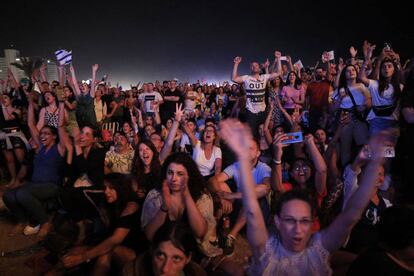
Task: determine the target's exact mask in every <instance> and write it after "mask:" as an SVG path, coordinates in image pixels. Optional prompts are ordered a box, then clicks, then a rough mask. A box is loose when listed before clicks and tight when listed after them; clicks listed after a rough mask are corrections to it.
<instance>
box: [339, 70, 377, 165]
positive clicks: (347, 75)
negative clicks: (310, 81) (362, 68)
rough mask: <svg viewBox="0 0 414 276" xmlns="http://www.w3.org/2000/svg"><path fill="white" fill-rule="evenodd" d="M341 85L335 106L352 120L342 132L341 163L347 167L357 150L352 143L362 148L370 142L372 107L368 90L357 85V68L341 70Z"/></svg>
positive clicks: (359, 84) (361, 85)
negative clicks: (368, 124) (369, 123)
mask: <svg viewBox="0 0 414 276" xmlns="http://www.w3.org/2000/svg"><path fill="white" fill-rule="evenodd" d="M338 74H339V85H338V88H337V89H336V90H335V92H334V94H333V95H332V100H333V101H334V105H336V108H337V109H339V111H340V112H341V113H342V114H344V115H346V116H348V117H349V118H350V122H349V123H348V124H346V125H344V126H343V128H342V132H341V163H342V165H343V166H345V165H347V164H348V163H350V162H351V160H352V155H353V152H355V150H352V149H353V147H352V142H353V141H354V142H355V144H356V146H357V147H359V148H361V147H362V146H363V145H365V144H366V143H367V141H368V126H367V123H366V120H365V119H366V111H367V110H368V109H369V108H370V107H371V96H370V93H369V91H368V89H367V88H366V87H365V86H364V85H363V84H362V83H357V68H356V67H355V66H354V65H352V64H348V65H346V66H344V68H339V71H338Z"/></svg>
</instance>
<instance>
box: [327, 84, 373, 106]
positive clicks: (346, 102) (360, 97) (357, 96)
mask: <svg viewBox="0 0 414 276" xmlns="http://www.w3.org/2000/svg"><path fill="white" fill-rule="evenodd" d="M349 92H350V93H351V94H352V96H354V100H355V103H356V105H365V95H364V94H363V92H362V91H361V90H360V89H359V88H358V87H349ZM342 93H345V89H344V88H341V89H340V90H338V89H336V90H335V92H334V93H333V95H332V99H334V100H335V99H339V98H340V94H342ZM353 106H354V105H353V103H352V100H351V97H349V96H348V95H346V96H345V97H343V98H342V101H341V105H340V107H341V108H346V109H348V108H352V107H353Z"/></svg>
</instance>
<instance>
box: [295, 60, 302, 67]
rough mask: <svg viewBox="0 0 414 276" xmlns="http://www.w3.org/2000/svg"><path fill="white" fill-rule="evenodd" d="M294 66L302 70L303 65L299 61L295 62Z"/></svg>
mask: <svg viewBox="0 0 414 276" xmlns="http://www.w3.org/2000/svg"><path fill="white" fill-rule="evenodd" d="M294 65H296V66H298V67H299V69H302V68H303V63H302V61H301V60H298V61H296V62H295V64H294Z"/></svg>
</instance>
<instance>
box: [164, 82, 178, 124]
mask: <svg viewBox="0 0 414 276" xmlns="http://www.w3.org/2000/svg"><path fill="white" fill-rule="evenodd" d="M176 103H183V97H182V94H181V91H179V90H178V89H177V81H176V80H172V81H170V88H169V89H168V90H166V91H165V93H164V104H163V105H161V121H162V123H163V124H165V122H166V121H167V119H169V118H172V117H174V111H175V106H176Z"/></svg>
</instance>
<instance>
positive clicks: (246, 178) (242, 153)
mask: <svg viewBox="0 0 414 276" xmlns="http://www.w3.org/2000/svg"><path fill="white" fill-rule="evenodd" d="M220 135H221V137H222V138H223V139H224V140H225V141H226V143H227V145H228V146H229V147H230V148H231V149H232V150H233V152H235V153H236V156H237V159H238V160H239V164H240V180H241V187H240V188H241V191H242V194H243V198H242V200H243V206H244V208H245V210H246V219H247V239H248V241H249V244H250V246H251V247H252V249H253V254H254V255H255V257H257V258H259V257H260V256H261V255H262V254H263V252H264V249H265V245H266V242H267V240H268V232H267V229H266V225H265V222H264V219H263V215H262V211H261V209H260V206H259V202H258V201H257V197H256V191H255V187H254V186H255V185H254V180H253V176H252V174H251V167H250V157H249V145H250V141H251V140H252V139H253V138H252V135H251V132H250V130H249V129H248V127H246V126H244V125H243V124H242V123H240V122H239V121H237V120H225V121H223V122H221V123H220Z"/></svg>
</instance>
